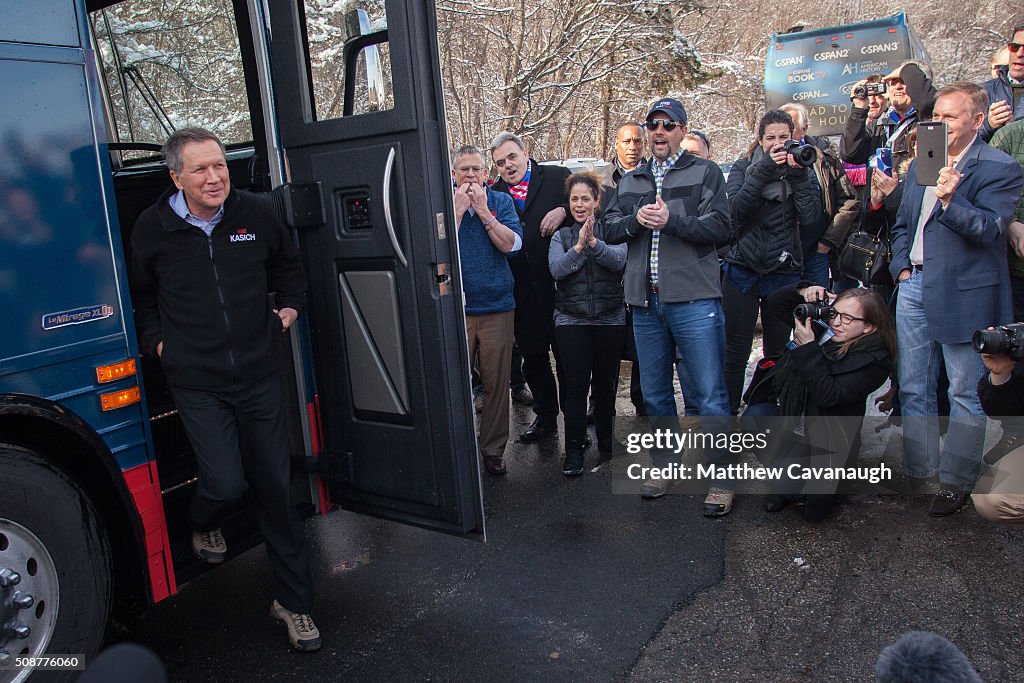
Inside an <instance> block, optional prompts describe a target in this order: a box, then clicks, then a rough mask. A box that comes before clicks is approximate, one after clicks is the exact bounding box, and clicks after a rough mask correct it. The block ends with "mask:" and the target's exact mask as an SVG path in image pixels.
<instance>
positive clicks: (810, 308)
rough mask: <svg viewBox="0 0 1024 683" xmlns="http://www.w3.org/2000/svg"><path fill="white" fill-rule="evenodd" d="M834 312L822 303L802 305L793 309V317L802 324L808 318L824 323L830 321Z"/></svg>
mask: <svg viewBox="0 0 1024 683" xmlns="http://www.w3.org/2000/svg"><path fill="white" fill-rule="evenodd" d="M834 312H835V309H834V308H832V306H830V305H828V304H826V303H824V302H819V303H814V304H810V303H803V304H800V305H799V306H797V307H796V308H794V309H793V317H794V318H796V319H797V320H799V321H800V322H804V321H805V320H807V319H808V318H811V319H812V320H820V321H822V322H825V321H827V320H831V319H832V315H833V314H834Z"/></svg>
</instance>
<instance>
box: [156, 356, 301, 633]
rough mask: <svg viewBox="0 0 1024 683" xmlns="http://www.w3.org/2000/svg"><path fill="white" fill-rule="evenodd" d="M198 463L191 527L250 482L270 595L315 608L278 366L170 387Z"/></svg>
mask: <svg viewBox="0 0 1024 683" xmlns="http://www.w3.org/2000/svg"><path fill="white" fill-rule="evenodd" d="M171 393H172V394H173V396H174V402H175V404H177V406H178V413H179V415H180V416H181V421H182V423H183V424H184V426H185V432H186V433H187V434H188V438H189V441H190V442H191V443H192V450H193V451H194V452H195V456H196V463H197V464H198V466H199V483H198V484H197V485H196V493H195V496H194V497H193V498H192V503H191V507H190V510H189V513H190V517H191V523H192V528H193V530H195V531H211V530H213V529H217V528H219V527H220V525H221V523H222V522H223V521H224V518H225V517H226V516H227V515H228V514H229V513H230V512H231V511H232V510H234V509H235V508H236V507H237V505H238V503H239V501H240V500H241V499H242V496H243V494H244V493H245V492H246V490H247V489H251V490H252V493H253V502H254V503H255V505H256V510H257V512H258V513H259V523H260V531H261V532H262V533H263V538H264V540H265V541H266V547H267V555H268V556H269V558H270V565H271V567H272V568H273V573H274V597H275V598H276V599H277V601H278V602H280V603H281V605H283V606H284V607H285V608H287V609H289V610H291V611H293V612H298V613H300V614H308V613H309V612H311V611H312V609H313V577H312V575H311V574H310V571H309V556H308V552H307V549H306V536H305V532H304V531H303V528H302V523H301V521H300V520H299V515H298V513H297V512H296V511H295V507H294V506H293V505H292V500H291V467H290V463H289V459H288V431H287V426H286V424H285V414H284V405H283V403H282V396H283V392H282V391H281V378H280V376H279V375H278V374H277V373H275V374H272V375H270V376H269V377H266V378H264V379H261V380H257V381H256V382H253V383H252V384H250V385H249V386H247V387H244V388H242V389H238V390H236V391H214V390H202V389H183V388H181V387H172V388H171Z"/></svg>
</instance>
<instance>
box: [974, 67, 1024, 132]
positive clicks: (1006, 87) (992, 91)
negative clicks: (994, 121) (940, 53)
mask: <svg viewBox="0 0 1024 683" xmlns="http://www.w3.org/2000/svg"><path fill="white" fill-rule="evenodd" d="M996 70H997V72H998V74H999V75H998V76H996V77H995V78H993V79H991V80H988V81H985V82H984V83H983V84H982V87H983V88H985V93H986V94H987V95H988V103H989V106H992V105H993V104H995V103H996V102H1006V103H1007V104H1008V105H1010V109H1012V110H1013V121H1020V120H1021V119H1024V96H1021V97H1018V98H1017V101H1016V102H1014V101H1013V87H1012V86H1011V85H1010V77H1009V76H1008V75H1007V74H1008V72H1009V70H1010V67H1008V66H1006V65H1003V66H999V67H996ZM995 133H996V129H995V128H993V127H992V126H991V125H989V122H988V110H986V111H985V123H983V124H982V126H981V130H979V131H978V135H979V136H980V137H981V139H982V140H984V141H985V142H988V141H989V140H991V138H992V136H993V135H995Z"/></svg>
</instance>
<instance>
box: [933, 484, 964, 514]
mask: <svg viewBox="0 0 1024 683" xmlns="http://www.w3.org/2000/svg"><path fill="white" fill-rule="evenodd" d="M968 495H970V494H968V493H967V491H961V490H960V489H958V488H957V487H955V486H951V485H949V484H943V485H942V486H941V487H940V488H939V492H938V493H936V494H935V497H934V498H932V504H931V506H930V507H929V508H928V514H929V515H931V516H932V517H948V516H949V515H952V514H953V513H955V512H960V510H962V509H963V507H964V505H966V504H967V496H968Z"/></svg>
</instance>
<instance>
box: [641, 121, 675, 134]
mask: <svg viewBox="0 0 1024 683" xmlns="http://www.w3.org/2000/svg"><path fill="white" fill-rule="evenodd" d="M659 125H660V126H661V127H662V128H664V129H665V132H666V133H671V132H672V131H674V130H675V129H676V126H681V125H683V124H681V123H679V122H678V121H667V120H665V119H651V120H650V121H648V122H647V123H645V124H644V127H645V128H647V130H649V131H656V130H658V126H659Z"/></svg>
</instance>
